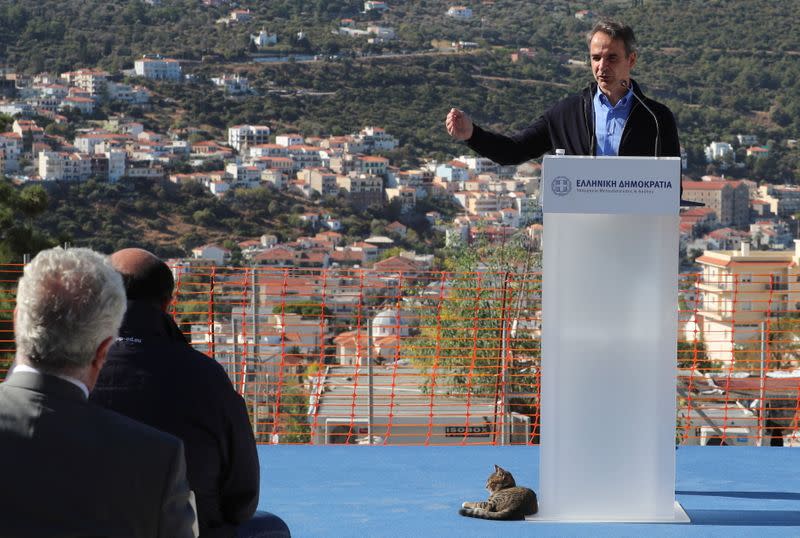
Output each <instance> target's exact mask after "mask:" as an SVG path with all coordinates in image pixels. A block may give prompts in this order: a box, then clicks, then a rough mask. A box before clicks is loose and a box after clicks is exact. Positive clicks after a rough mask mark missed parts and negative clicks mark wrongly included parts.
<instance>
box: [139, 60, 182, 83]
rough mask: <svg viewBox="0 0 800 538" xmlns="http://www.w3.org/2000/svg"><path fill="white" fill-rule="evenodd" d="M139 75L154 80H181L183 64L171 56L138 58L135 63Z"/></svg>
mask: <svg viewBox="0 0 800 538" xmlns="http://www.w3.org/2000/svg"><path fill="white" fill-rule="evenodd" d="M133 68H134V71H135V72H136V75H137V76H140V77H144V78H149V79H154V80H173V81H178V80H181V64H180V62H178V60H173V59H171V58H160V57H159V58H148V57H146V56H145V57H144V58H142V59H140V60H136V61H135V62H134V64H133Z"/></svg>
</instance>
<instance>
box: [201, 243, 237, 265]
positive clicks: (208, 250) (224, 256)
mask: <svg viewBox="0 0 800 538" xmlns="http://www.w3.org/2000/svg"><path fill="white" fill-rule="evenodd" d="M192 256H194V257H195V258H196V259H203V260H209V261H212V262H214V263H215V264H217V265H222V264H223V263H225V261H226V260H228V259H230V257H231V251H230V250H228V249H227V248H223V247H220V246H218V245H202V246H199V247H197V248H194V249H192Z"/></svg>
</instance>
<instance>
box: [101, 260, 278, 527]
mask: <svg viewBox="0 0 800 538" xmlns="http://www.w3.org/2000/svg"><path fill="white" fill-rule="evenodd" d="M111 263H112V265H113V266H114V267H115V268H116V269H117V271H119V272H120V273H121V274H122V277H123V280H124V282H125V289H126V292H127V297H128V310H127V312H126V313H125V318H124V319H123V322H122V327H121V328H120V332H119V338H118V339H117V341H116V343H115V344H114V345H113V346H111V349H110V350H109V353H108V362H107V365H106V368H105V369H104V370H103V372H102V374H101V375H100V378H99V379H98V381H97V387H96V389H95V391H94V392H93V393H92V401H93V402H95V403H98V404H100V405H103V406H105V407H108V408H109V409H113V410H115V411H117V412H119V413H122V414H124V415H127V416H129V417H131V418H134V419H136V420H139V421H141V422H144V423H145V424H148V425H150V426H153V427H155V428H158V429H159V430H162V431H165V432H169V433H171V434H173V435H176V436H178V437H179V438H181V439H182V440H183V442H184V444H185V450H186V462H187V474H188V477H189V484H190V486H191V488H192V490H193V491H194V493H195V495H196V499H197V512H198V520H199V523H200V538H214V537H234V536H275V537H278V536H289V530H288V528H287V527H286V524H285V523H284V522H283V521H282V520H281V519H280V518H278V517H276V516H274V515H272V514H269V513H267V512H258V513H256V515H255V516H254V515H253V514H254V513H255V510H256V507H257V505H258V494H259V463H258V454H257V452H256V444H255V439H254V438H253V430H252V428H251V426H250V421H249V418H248V416H247V409H246V407H245V403H244V400H243V399H242V397H241V396H239V394H237V393H236V391H235V390H234V388H233V385H232V384H231V381H230V379H229V378H228V375H227V374H226V373H225V370H224V369H223V368H222V366H221V365H220V364H218V363H217V362H216V361H214V360H213V359H211V358H209V357H207V356H206V355H204V354H202V353H200V352H199V351H196V350H195V349H193V348H192V347H191V346H190V345H189V342H188V341H187V340H186V338H185V337H184V335H183V333H181V331H180V329H179V328H178V326H177V325H176V324H175V321H174V320H173V319H172V317H171V316H170V315H169V314H167V311H166V309H167V306H168V305H169V303H170V302H171V300H172V293H173V288H174V279H173V276H172V272H171V271H170V269H169V267H167V265H166V264H165V263H164V262H163V261H161V260H159V259H158V258H157V257H155V256H154V255H153V254H151V253H149V252H147V251H146V250H141V249H135V248H130V249H124V250H121V251H119V252H116V253H115V254H113V255H112V256H111Z"/></svg>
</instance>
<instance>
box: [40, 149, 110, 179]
mask: <svg viewBox="0 0 800 538" xmlns="http://www.w3.org/2000/svg"><path fill="white" fill-rule="evenodd" d="M96 167H97V165H96V164H95V168H96ZM107 169H108V168H107V167H106V170H107ZM39 176H40V177H41V178H42V180H45V181H85V180H87V179H89V178H90V177H91V176H92V157H91V155H87V154H85V153H63V152H55V151H42V152H40V153H39Z"/></svg>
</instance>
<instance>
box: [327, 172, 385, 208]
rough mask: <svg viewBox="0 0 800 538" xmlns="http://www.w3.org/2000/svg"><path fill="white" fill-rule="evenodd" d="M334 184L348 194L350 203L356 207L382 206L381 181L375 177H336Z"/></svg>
mask: <svg viewBox="0 0 800 538" xmlns="http://www.w3.org/2000/svg"><path fill="white" fill-rule="evenodd" d="M336 183H337V184H338V186H339V188H340V189H344V190H346V191H347V192H348V193H349V194H350V201H351V202H352V203H353V205H354V206H356V207H362V208H363V207H368V206H370V205H372V204H379V205H382V204H383V179H381V178H379V177H377V176H371V175H367V174H357V173H352V174H350V175H347V176H337V177H336Z"/></svg>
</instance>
